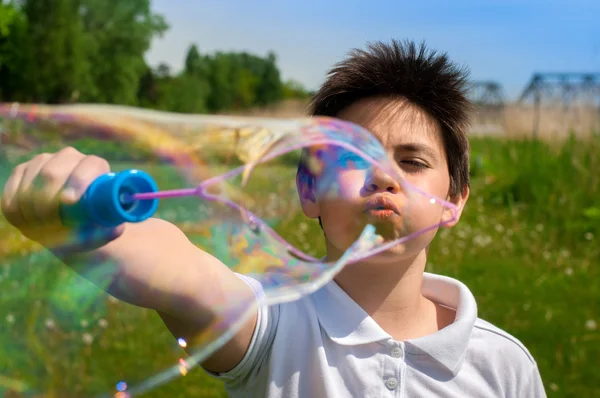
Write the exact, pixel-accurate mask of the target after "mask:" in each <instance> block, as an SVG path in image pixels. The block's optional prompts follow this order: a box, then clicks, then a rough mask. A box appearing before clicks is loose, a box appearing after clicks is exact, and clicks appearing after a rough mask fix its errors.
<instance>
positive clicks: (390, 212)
mask: <svg viewBox="0 0 600 398" xmlns="http://www.w3.org/2000/svg"><path fill="white" fill-rule="evenodd" d="M365 212H366V213H367V214H368V215H371V216H375V217H377V218H388V217H391V216H394V215H397V216H399V215H400V209H399V208H398V206H397V205H396V203H395V202H394V201H393V200H392V199H390V198H389V197H386V196H382V195H378V196H374V197H372V198H371V199H369V200H368V201H367V204H366V206H365Z"/></svg>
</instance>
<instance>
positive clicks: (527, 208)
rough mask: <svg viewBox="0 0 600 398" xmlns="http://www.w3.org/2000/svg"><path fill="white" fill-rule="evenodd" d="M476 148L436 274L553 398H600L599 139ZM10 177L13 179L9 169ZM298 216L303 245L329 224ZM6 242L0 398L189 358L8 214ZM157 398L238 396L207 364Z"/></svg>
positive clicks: (100, 386) (164, 209) (173, 211)
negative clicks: (529, 360)
mask: <svg viewBox="0 0 600 398" xmlns="http://www.w3.org/2000/svg"><path fill="white" fill-rule="evenodd" d="M472 146H473V157H472V159H473V160H472V174H473V184H472V194H471V199H470V202H469V204H468V206H467V208H466V210H465V213H464V215H463V218H462V220H461V222H460V223H459V225H458V226H457V227H456V228H454V229H452V230H443V231H441V232H440V234H439V235H438V238H437V239H436V241H435V242H434V244H433V246H432V250H431V252H430V253H431V255H430V259H429V264H428V271H431V272H436V273H440V274H444V275H449V276H452V277H455V278H458V279H460V280H462V281H463V282H464V283H466V284H467V285H468V286H469V287H470V288H471V290H472V291H473V293H474V294H475V296H476V298H477V301H478V305H479V315H480V317H482V318H483V319H486V320H488V321H490V322H492V323H494V324H496V325H497V326H499V327H501V328H503V329H505V330H507V331H508V332H510V333H511V334H513V335H514V336H516V337H517V338H519V339H520V340H521V341H522V342H523V343H524V344H525V345H526V346H527V347H528V348H529V350H530V351H531V353H532V354H533V355H534V357H535V358H536V359H537V361H538V363H539V367H540V370H541V374H542V377H543V379H544V382H545V386H546V390H547V392H548V395H549V396H550V397H592V396H600V376H599V375H598V372H597V371H596V367H597V365H594V364H597V363H598V358H599V357H600V331H599V330H598V324H597V323H598V322H600V308H599V307H598V302H599V301H600V300H599V299H600V284H599V282H598V277H600V275H599V273H600V271H599V269H598V266H599V265H600V246H599V245H598V239H600V200H599V199H598V198H600V173H598V172H597V170H598V169H599V166H600V139H593V140H590V141H586V142H579V141H575V140H571V141H567V142H565V143H562V144H556V145H548V144H543V143H541V142H527V141H502V140H499V139H479V138H478V139H474V140H473V141H472ZM116 166H117V167H123V168H124V167H130V166H132V165H131V164H123V163H119V164H117V165H116ZM139 167H140V168H143V169H145V170H147V171H148V172H150V173H151V174H152V175H153V176H154V177H155V178H156V180H157V182H158V183H159V185H160V186H161V187H168V186H172V187H178V186H179V184H180V183H181V180H180V179H178V178H177V175H176V173H175V172H174V171H173V170H171V169H169V168H165V167H154V166H150V165H147V164H141V165H139ZM0 170H1V173H2V175H0V183H3V182H4V179H5V178H6V175H7V171H8V170H7V168H6V167H2V168H1V169H0ZM293 173H294V170H293V169H292V168H290V167H281V168H279V169H278V172H277V173H275V174H274V175H275V176H276V177H272V178H279V179H280V181H278V180H276V179H275V180H269V181H268V182H272V183H274V185H275V186H277V187H279V188H278V189H285V188H284V185H285V184H283V181H286V180H287V179H288V177H289V176H292V175H293ZM265 183H266V182H265ZM274 197H275V199H276V198H277V196H274ZM275 202H276V200H275ZM190 206H195V204H194V203H192V202H183V201H175V200H174V201H172V202H169V201H165V202H164V203H163V204H161V208H160V212H161V213H160V214H159V215H163V216H165V217H167V218H173V217H177V218H178V219H179V218H180V217H182V218H185V217H187V216H189V214H188V215H186V214H185V213H182V212H185V211H189V209H190ZM274 206H276V203H275V204H274ZM299 219H300V216H299V215H297V214H293V215H290V217H289V218H288V220H287V224H286V225H287V226H284V228H289V229H290V231H291V229H293V235H294V239H295V240H296V241H295V242H292V243H296V244H298V245H299V246H301V247H302V245H304V244H306V242H307V241H308V239H309V237H320V236H321V233H320V231H319V227H318V224H316V223H306V224H304V225H305V228H298V227H297V221H298V220H299ZM0 236H2V240H0V255H2V256H3V257H2V260H1V264H2V268H0V291H1V292H2V294H1V295H0V314H1V315H2V318H0V344H1V345H0V352H1V355H0V369H2V371H1V372H0V396H1V395H2V394H1V392H2V389H3V388H4V390H5V392H6V391H8V390H10V389H11V388H8V387H9V386H12V390H22V391H28V390H29V391H33V390H38V391H40V390H41V391H50V390H54V391H56V392H57V394H56V396H60V397H66V396H87V395H86V394H89V392H91V391H96V392H97V391H106V389H107V388H108V389H110V388H112V386H114V384H115V383H116V382H117V381H118V380H120V379H122V378H124V379H125V380H126V381H127V382H130V383H133V384H135V383H137V382H140V381H142V380H144V379H146V378H147V377H149V376H150V375H152V374H154V373H156V372H158V371H160V370H162V369H163V368H165V367H166V366H169V365H172V364H174V363H176V361H177V360H178V358H179V357H180V356H181V355H182V352H181V349H180V348H179V347H178V346H177V345H176V344H175V342H174V341H173V338H172V337H171V336H170V334H169V332H168V331H167V330H166V328H165V327H164V325H163V324H162V322H161V321H160V320H159V318H158V317H157V316H156V315H155V314H154V313H153V312H151V311H147V310H143V309H139V308H134V307H132V306H129V305H127V304H124V303H121V302H117V301H115V300H111V299H109V298H108V297H107V296H106V295H105V294H103V293H100V292H99V291H98V290H97V289H95V288H93V287H91V286H90V285H89V284H87V283H86V282H84V281H83V280H82V279H81V278H77V277H74V276H73V274H72V273H71V272H70V271H68V270H67V269H65V267H63V266H61V265H60V264H57V263H56V262H54V261H52V259H51V258H50V257H49V256H48V255H47V254H45V253H44V252H43V251H40V250H39V248H37V247H36V246H35V245H33V244H30V243H28V242H25V241H23V240H22V239H21V238H20V237H19V236H18V234H17V233H16V232H15V230H14V229H12V228H10V227H8V226H7V225H6V222H5V220H0ZM15 247H19V251H20V252H21V253H15V250H14V248H15ZM73 298H78V299H77V300H73ZM4 369H8V371H4ZM18 381H20V382H21V383H19V382H18ZM27 383H28V384H29V386H31V387H27ZM64 391H69V392H70V393H71V395H65V394H63V393H62V392H64ZM6 396H17V395H8V394H7V395H6ZM38 396H52V395H49V394H39V395H38ZM144 396H146V397H165V396H172V397H175V396H177V397H180V396H181V397H184V396H185V397H187V396H198V397H224V396H226V395H225V393H224V391H223V389H222V387H221V385H220V384H219V383H218V382H216V381H214V380H212V379H210V378H209V377H207V376H206V375H205V374H204V373H203V371H202V370H199V369H195V370H192V371H191V372H190V373H188V374H187V375H186V376H185V377H180V378H177V379H175V380H174V381H172V382H170V383H167V384H165V385H162V386H160V387H158V388H156V389H154V390H152V391H151V392H149V393H148V394H145V395H144Z"/></svg>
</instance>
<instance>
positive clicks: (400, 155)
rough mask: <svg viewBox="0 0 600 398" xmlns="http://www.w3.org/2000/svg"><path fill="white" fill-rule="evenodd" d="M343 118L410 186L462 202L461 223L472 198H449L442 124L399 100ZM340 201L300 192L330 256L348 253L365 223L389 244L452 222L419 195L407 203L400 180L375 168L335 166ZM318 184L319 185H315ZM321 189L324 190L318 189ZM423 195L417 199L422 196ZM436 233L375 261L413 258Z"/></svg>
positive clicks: (365, 104)
mask: <svg viewBox="0 0 600 398" xmlns="http://www.w3.org/2000/svg"><path fill="white" fill-rule="evenodd" d="M337 117H338V118H340V119H343V120H347V121H350V122H353V123H355V124H358V125H360V126H362V127H363V128H365V129H367V130H369V131H370V132H371V133H372V134H373V135H374V136H375V137H376V138H377V139H378V140H379V141H380V142H381V143H382V145H383V147H384V149H385V151H386V152H387V154H388V156H389V157H390V159H393V160H394V163H395V165H396V166H397V168H398V172H399V174H400V175H401V176H402V177H403V178H404V179H405V180H406V181H407V182H409V183H410V184H412V185H414V186H416V187H418V188H420V189H421V190H423V191H425V192H428V193H430V194H432V195H434V196H436V197H438V198H442V199H446V200H449V201H452V202H454V203H455V204H457V206H458V208H459V211H458V214H457V218H456V220H455V221H454V222H453V223H451V224H449V226H452V225H454V224H455V223H456V222H457V221H458V217H459V216H460V212H461V210H462V208H463V206H464V203H465V201H466V199H467V197H468V191H467V192H465V194H464V195H462V196H460V197H458V198H450V197H449V188H450V176H449V172H448V166H447V161H446V155H445V150H444V146H443V142H442V138H441V135H440V131H439V127H438V125H437V124H436V123H435V122H433V121H432V120H431V119H430V117H429V116H428V115H426V114H424V113H423V112H422V111H420V110H419V109H418V108H416V107H414V106H412V105H409V104H408V103H406V102H403V101H399V100H390V99H384V98H375V99H366V100H362V101H360V102H358V103H356V104H354V105H352V106H350V107H348V108H347V109H345V110H344V111H343V112H341V113H340V114H339V115H338V116H337ZM334 178H335V183H336V185H337V187H336V189H337V194H336V195H337V200H327V198H324V197H320V198H317V197H314V196H312V195H310V193H309V192H307V190H306V189H307V187H304V188H301V189H300V196H301V198H302V204H303V209H304V212H305V214H306V215H307V216H309V217H312V218H316V217H321V221H322V224H323V229H324V232H325V235H326V238H327V246H328V256H336V255H339V254H341V253H342V252H344V251H345V250H346V249H347V248H348V247H349V246H350V245H351V244H352V243H353V242H354V241H355V240H356V239H357V238H358V236H359V235H360V233H361V232H362V231H363V229H364V227H365V225H366V224H368V223H370V224H373V225H374V226H375V227H376V232H377V233H378V234H379V235H381V236H382V237H383V238H384V239H385V241H393V240H396V239H399V238H401V237H403V236H406V235H407V234H410V233H412V232H416V231H419V230H423V229H425V228H427V227H430V226H432V225H436V224H438V223H440V222H441V221H442V219H448V218H450V217H449V216H448V213H445V212H449V211H450V210H448V209H443V208H442V207H441V206H432V205H431V204H430V203H429V201H428V198H426V197H425V196H420V197H419V198H417V199H414V198H413V199H411V200H410V205H409V206H408V207H406V206H405V203H407V192H405V189H404V188H403V186H402V185H401V183H400V182H399V181H396V180H394V179H393V178H391V177H390V176H389V175H387V174H384V173H383V172H381V171H380V170H376V169H374V168H372V167H371V168H370V170H369V169H367V168H361V167H354V168H353V167H350V168H336V170H335V177H334ZM316 183H317V186H318V183H319V181H317V182H316ZM317 191H319V190H318V189H317ZM417 196H418V195H417ZM378 204H379V205H381V204H387V205H389V206H388V207H394V206H396V207H397V209H398V212H394V211H390V210H387V211H378V210H368V209H369V208H371V207H373V206H377V205H378ZM436 232H437V231H436V229H434V230H431V231H429V232H427V233H425V234H423V235H420V236H419V237H417V238H414V239H411V240H410V241H409V242H407V243H406V244H405V245H404V247H402V246H396V247H395V248H393V249H390V250H388V251H387V252H385V253H381V254H379V255H377V256H375V257H374V258H372V260H376V261H384V262H387V261H397V260H399V259H401V258H407V257H408V256H411V257H414V256H415V255H417V254H418V253H419V252H421V251H422V250H423V249H425V247H427V245H429V243H430V242H431V240H432V239H433V237H434V236H435V233H436Z"/></svg>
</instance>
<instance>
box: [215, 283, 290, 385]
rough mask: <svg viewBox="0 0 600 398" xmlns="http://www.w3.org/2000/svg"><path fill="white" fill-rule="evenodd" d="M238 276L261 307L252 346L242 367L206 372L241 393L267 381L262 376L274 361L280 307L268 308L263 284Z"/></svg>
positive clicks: (241, 362)
mask: <svg viewBox="0 0 600 398" xmlns="http://www.w3.org/2000/svg"><path fill="white" fill-rule="evenodd" d="M236 275H237V276H238V277H239V278H240V279H242V280H243V281H244V282H246V283H247V284H248V285H249V286H250V287H251V288H252V291H253V292H254V297H255V298H256V300H257V301H258V303H259V307H258V315H257V320H256V327H255V328H254V332H253V334H252V338H251V340H250V346H249V347H248V351H247V352H246V354H245V355H244V357H243V358H242V360H241V361H240V363H239V364H237V365H236V366H235V367H234V368H233V369H231V370H230V371H228V372H224V373H215V372H211V371H208V370H206V369H205V371H206V372H207V373H208V374H209V375H211V376H213V377H215V378H217V379H220V380H222V381H224V383H225V386H226V388H228V389H238V388H240V387H242V386H244V385H246V384H248V383H255V382H257V381H258V380H260V379H262V378H263V377H261V376H262V375H264V374H265V370H266V367H267V363H268V359H269V357H270V349H271V346H272V343H273V339H274V337H275V332H276V330H277V324H278V321H279V311H280V307H279V306H278V305H273V306H267V305H266V304H265V301H264V290H263V287H262V285H261V284H260V282H258V281H257V280H256V279H253V278H251V277H248V276H246V275H241V274H236Z"/></svg>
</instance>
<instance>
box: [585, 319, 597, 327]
mask: <svg viewBox="0 0 600 398" xmlns="http://www.w3.org/2000/svg"><path fill="white" fill-rule="evenodd" d="M585 328H586V329H587V330H596V329H598V324H597V323H596V321H595V320H593V319H588V320H587V321H586V322H585Z"/></svg>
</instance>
